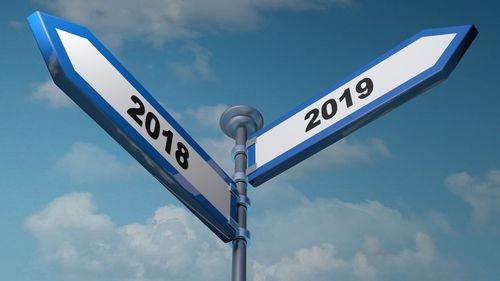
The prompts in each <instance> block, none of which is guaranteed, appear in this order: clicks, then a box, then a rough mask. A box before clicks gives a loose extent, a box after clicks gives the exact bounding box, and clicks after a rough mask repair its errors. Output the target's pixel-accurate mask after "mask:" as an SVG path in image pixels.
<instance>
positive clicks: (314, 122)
mask: <svg viewBox="0 0 500 281" xmlns="http://www.w3.org/2000/svg"><path fill="white" fill-rule="evenodd" d="M355 90H356V92H357V93H358V94H359V95H358V98H359V99H364V98H366V97H368V96H369V95H370V94H371V93H372V92H373V81H372V79H370V78H368V77H367V78H363V79H361V80H360V81H359V82H358V83H357V84H356V87H355ZM342 103H345V106H346V108H349V107H351V106H352V105H353V104H354V103H353V100H352V94H351V89H349V88H347V89H345V90H344V92H343V93H342V95H341V96H340V98H339V104H340V105H342ZM338 106H339V105H338V104H337V101H336V100H335V99H333V98H332V99H328V100H326V101H325V102H324V103H323V104H322V105H321V111H320V109H319V108H313V109H311V110H310V111H308V112H307V113H306V115H305V116H304V120H305V121H307V120H309V123H307V126H306V132H308V131H310V130H312V129H314V128H315V127H317V126H319V125H320V124H321V121H322V120H329V119H332V118H333V117H334V116H335V114H337V111H338ZM320 113H321V116H320Z"/></svg>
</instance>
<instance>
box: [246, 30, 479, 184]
mask: <svg viewBox="0 0 500 281" xmlns="http://www.w3.org/2000/svg"><path fill="white" fill-rule="evenodd" d="M451 33H456V36H455V38H454V39H453V40H452V42H451V43H450V45H449V46H448V47H447V48H446V50H445V52H444V53H443V54H442V56H441V57H440V58H439V60H438V62H437V63H436V64H435V65H434V66H433V67H431V68H429V69H428V70H426V71H424V72H422V73H420V74H419V75H417V76H415V77H414V78H412V79H410V80H409V81H407V82H405V83H404V84H402V85H400V86H398V87H397V88H395V89H394V90H392V91H390V92H388V93H386V94H384V95H383V96H381V97H379V98H378V99H376V100H374V101H373V102H371V103H370V104H368V105H366V106H365V107H363V108H361V109H359V110H358V111H356V112H354V113H352V114H351V115H349V116H347V117H346V118H344V119H342V120H340V121H339V122H337V123H335V124H332V125H331V126H330V127H328V128H326V129H324V130H323V131H321V132H319V133H318V134H316V135H314V136H312V137H311V138H309V139H307V140H306V141H304V142H302V143H300V144H299V145H297V146H295V147H293V148H292V149H290V150H288V151H287V152H285V153H283V154H281V155H280V156H278V157H276V158H275V159H273V160H271V161H269V162H268V163H266V164H264V165H263V166H261V167H258V168H257V169H255V170H253V171H252V170H251V169H252V166H254V165H255V144H254V143H251V142H252V140H254V139H255V138H258V137H259V136H261V135H263V134H265V133H266V132H267V131H269V130H271V129H272V128H274V127H275V126H277V125H278V124H280V123H281V122H283V121H285V120H286V119H288V118H290V117H291V116H293V115H295V114H296V113H298V112H300V111H301V110H303V109H304V108H306V107H308V106H309V105H311V104H312V103H314V102H316V101H318V100H319V99H321V98H323V97H324V96H325V95H327V94H329V93H331V92H332V91H334V90H335V89H337V88H339V87H341V86H342V85H344V84H345V83H347V82H349V81H351V80H352V79H354V78H355V77H357V76H359V75H360V74H362V73H363V72H365V71H367V70H368V69H370V68H372V67H373V66H375V65H377V64H378V63H380V62H381V61H383V60H385V59H387V58H388V57H390V56H392V55H393V54H395V53H397V52H398V51H400V50H401V49H403V48H405V47H407V46H408V45H410V44H412V43H413V42H415V41H416V40H418V39H420V38H422V37H424V36H432V35H442V34H451ZM477 34H478V31H477V29H476V28H475V27H474V25H464V26H454V27H446V28H436V29H426V30H423V31H421V32H419V33H417V34H416V35H414V36H413V37H411V38H409V39H408V40H406V41H404V42H402V43H401V44H399V45H398V46H396V47H394V48H393V49H391V50H390V51H388V52H386V53H385V54H383V55H382V56H380V57H378V58H377V59H375V60H373V61H372V62H370V63H369V64H367V65H365V66H364V67H362V68H361V69H359V70H358V71H356V72H354V73H353V74H351V75H349V76H348V77H346V78H345V79H343V80H341V81H339V82H337V83H335V84H334V85H333V86H331V87H329V88H327V89H326V90H324V91H322V92H321V93H320V94H318V95H316V96H314V97H312V98H310V99H309V100H307V101H306V102H304V103H303V104H301V105H299V106H297V107H295V108H294V109H293V110H291V111H290V112H288V113H287V114H285V115H283V116H282V117H280V118H278V119H276V120H275V121H273V122H272V123H270V124H268V125H267V126H266V127H265V128H263V129H262V130H259V131H257V132H255V133H254V134H253V135H252V136H250V137H249V140H250V141H249V143H251V144H250V145H249V147H248V154H249V156H248V159H249V163H248V166H249V175H248V180H249V182H250V183H251V184H252V185H253V186H254V187H256V186H259V185H261V184H262V183H264V182H266V181H267V180H269V179H271V178H273V177H274V176H276V175H278V174H280V173H282V172H284V171H285V170H287V169H289V168H291V167H292V166H294V165H295V164H297V163H299V162H301V161H303V160H304V159H307V158H308V157H310V156H312V155H313V154H315V153H316V152H318V151H320V150H322V149H324V148H326V147H327V146H329V145H331V144H333V143H335V142H337V141H338V140H340V139H342V138H344V137H346V136H347V135H349V134H350V133H352V132H353V131H355V130H357V129H359V128H360V127H362V126H363V125H365V124H367V123H369V122H371V121H373V120H374V119H376V118H377V117H379V116H381V115H383V114H385V113H387V112H389V111H390V110H392V109H394V108H396V107H398V106H399V105H401V104H403V103H405V102H406V101H408V100H410V99H412V98H413V97H415V96H417V95H418V94H420V93H422V92H423V91H425V90H427V89H429V88H430V87H432V86H434V85H436V84H437V83H439V82H441V81H442V80H444V79H446V78H447V77H448V76H449V75H450V73H451V71H452V70H453V69H454V68H455V66H456V65H457V64H458V62H459V60H460V59H461V58H462V56H463V55H464V53H465V51H466V50H467V48H468V47H469V46H470V44H471V43H472V41H473V40H474V38H475V37H476V35H477Z"/></svg>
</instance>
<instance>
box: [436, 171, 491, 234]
mask: <svg viewBox="0 0 500 281" xmlns="http://www.w3.org/2000/svg"><path fill="white" fill-rule="evenodd" d="M445 182H446V184H447V186H448V187H449V189H450V190H451V191H452V192H453V193H455V194H456V195H457V196H459V197H460V198H461V199H462V200H464V201H465V202H467V203H468V204H469V205H470V206H471V207H472V222H473V225H474V226H475V227H477V228H483V227H487V228H490V227H492V228H495V227H499V225H498V224H494V223H493V222H496V221H497V220H496V219H497V218H498V216H500V170H491V171H490V172H489V173H488V174H487V175H485V176H484V177H474V176H471V175H470V174H468V173H466V172H461V173H456V174H453V175H450V176H449V177H447V178H446V180H445Z"/></svg>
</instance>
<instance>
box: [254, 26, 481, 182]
mask: <svg viewBox="0 0 500 281" xmlns="http://www.w3.org/2000/svg"><path fill="white" fill-rule="evenodd" d="M476 35H477V30H476V28H475V27H474V26H471V25H469V26H457V27H449V28H439V29H429V30H424V31H422V32H420V33H418V34H416V35H415V36H413V37H412V38H410V39H408V40H407V41H405V42H403V43H401V44H400V45H399V46H397V47H395V48H394V49H392V50H391V51H389V52H387V53H386V54H384V55H382V56H381V57H379V58H378V59H376V60H374V61H373V62H371V63H369V64H368V65H366V66H365V67H363V68H361V69H360V70H358V71H357V72H355V73H354V74H352V75H350V76H349V77H347V78H346V79H344V80H342V81H340V82H339V83H337V84H335V85H333V86H332V87H330V88H329V89H327V90H326V91H324V92H323V93H321V94H320V95H318V96H316V97H314V98H312V99H310V100H308V101H307V102H305V103H303V104H302V105H299V106H298V107H296V108H295V109H293V110H292V111H290V112H289V113H287V114H285V115H284V116H282V117H281V118H279V119H277V120H276V121H274V122H272V123H271V124H269V125H268V126H266V127H265V128H263V129H262V130H260V131H257V132H256V133H255V134H254V135H253V136H251V137H250V138H249V142H248V145H249V148H248V150H249V151H248V153H249V159H248V161H249V163H248V166H249V168H248V173H249V175H248V178H249V181H250V183H251V184H252V185H253V186H258V185H260V184H262V183H263V182H265V181H267V180H269V179H271V178H272V177H274V176H276V175H278V174H280V173H281V172H283V171H285V170H287V169H288V168H290V167H292V166H294V165H295V164H297V163H299V162H301V161H302V160H304V159H306V158H308V157H309V156H311V155H313V154H314V153H316V152H318V151H320V150H322V149H323V148H325V147H327V146H329V145H331V144H332V143H334V142H336V141H338V140H340V139H342V138H344V137H345V136H347V135H348V134H350V133H352V132H353V131H355V130H356V129H359V128H360V127H362V126H363V125H365V124H367V123H368V122H370V121H372V120H374V119H375V118H377V117H379V116H381V115H382V114H384V113H386V112H388V111H390V110H391V109H393V108H395V107H397V106H399V105H400V104H402V103H404V102H406V101H408V100H409V99H411V98H413V97H415V96H416V95H418V94H420V93H422V92H423V91H424V90H427V89H429V88H430V87H431V86H433V85H435V84H437V83H438V82H440V81H442V80H444V79H445V78H447V77H448V75H449V74H450V72H451V71H452V70H453V68H454V67H455V66H456V64H457V63H458V61H459V60H460V58H461V57H462V55H463V54H464V53H465V51H466V50H467V48H468V47H469V45H470V44H471V43H472V41H473V40H474V38H475V37H476Z"/></svg>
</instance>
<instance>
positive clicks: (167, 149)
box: [162, 130, 174, 154]
mask: <svg viewBox="0 0 500 281" xmlns="http://www.w3.org/2000/svg"><path fill="white" fill-rule="evenodd" d="M162 135H164V136H165V137H166V138H167V141H166V142H165V152H166V153H168V154H170V152H171V151H172V139H173V138H174V134H173V133H172V131H170V130H168V131H163V132H162Z"/></svg>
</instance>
